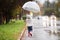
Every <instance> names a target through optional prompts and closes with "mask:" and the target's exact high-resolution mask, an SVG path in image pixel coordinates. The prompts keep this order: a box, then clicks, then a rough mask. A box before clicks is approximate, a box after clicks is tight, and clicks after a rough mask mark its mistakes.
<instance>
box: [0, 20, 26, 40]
mask: <svg viewBox="0 0 60 40" xmlns="http://www.w3.org/2000/svg"><path fill="white" fill-rule="evenodd" d="M24 25H25V23H24V22H23V21H22V20H18V21H15V22H10V23H9V24H4V25H0V40H17V38H18V36H19V34H20V33H21V32H22V30H23V28H24Z"/></svg>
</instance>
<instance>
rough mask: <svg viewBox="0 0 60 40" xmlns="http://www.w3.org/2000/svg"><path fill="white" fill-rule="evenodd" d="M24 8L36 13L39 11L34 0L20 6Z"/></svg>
mask: <svg viewBox="0 0 60 40" xmlns="http://www.w3.org/2000/svg"><path fill="white" fill-rule="evenodd" d="M22 8H23V9H24V10H27V11H31V12H34V13H38V12H40V7H39V5H38V4H37V3H36V2H34V1H29V2H26V3H25V4H24V5H23V7H22Z"/></svg>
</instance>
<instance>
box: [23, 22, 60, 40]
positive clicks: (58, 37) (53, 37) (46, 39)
mask: <svg viewBox="0 0 60 40" xmlns="http://www.w3.org/2000/svg"><path fill="white" fill-rule="evenodd" d="M38 22H39V21H38ZM36 23H37V22H36ZM36 23H35V24H34V26H33V32H32V34H33V36H32V37H28V33H27V30H26V32H25V35H24V37H23V38H22V40H60V33H51V32H50V31H49V29H50V27H43V26H42V25H39V23H37V24H36ZM40 24H41V23H40ZM57 27H60V26H57Z"/></svg>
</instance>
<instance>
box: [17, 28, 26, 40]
mask: <svg viewBox="0 0 60 40" xmlns="http://www.w3.org/2000/svg"><path fill="white" fill-rule="evenodd" d="M25 30H26V27H25V28H24V29H23V30H22V32H21V34H20V36H19V38H18V40H22V38H23V36H24V33H25Z"/></svg>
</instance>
